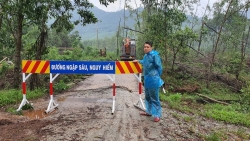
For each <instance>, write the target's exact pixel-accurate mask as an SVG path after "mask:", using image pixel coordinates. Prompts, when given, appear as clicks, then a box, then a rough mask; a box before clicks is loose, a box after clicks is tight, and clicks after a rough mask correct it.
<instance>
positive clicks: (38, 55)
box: [30, 25, 47, 90]
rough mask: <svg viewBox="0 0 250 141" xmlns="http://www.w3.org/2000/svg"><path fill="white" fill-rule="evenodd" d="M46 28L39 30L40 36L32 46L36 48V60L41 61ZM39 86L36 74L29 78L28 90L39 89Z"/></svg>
mask: <svg viewBox="0 0 250 141" xmlns="http://www.w3.org/2000/svg"><path fill="white" fill-rule="evenodd" d="M45 27H46V26H45V25H43V26H42V29H41V33H40V36H39V37H38V38H37V41H36V43H35V45H34V47H35V48H36V58H35V59H36V60H41V59H42V51H43V49H44V48H45V42H46V37H47V31H46V28H45ZM40 86H41V82H40V78H39V75H38V74H33V75H32V76H31V81H30V90H34V89H35V88H39V87H40Z"/></svg>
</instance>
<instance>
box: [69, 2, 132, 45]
mask: <svg viewBox="0 0 250 141" xmlns="http://www.w3.org/2000/svg"><path fill="white" fill-rule="evenodd" d="M91 11H92V12H93V13H94V15H95V17H96V18H97V19H98V20H99V22H97V23H95V24H87V25H86V26H81V25H77V26H76V27H75V29H74V31H78V32H79V34H80V36H81V37H82V40H89V39H97V29H98V38H104V37H107V36H114V35H115V33H116V32H117V30H118V26H119V21H120V20H121V21H120V26H124V17H123V16H124V10H120V11H117V12H105V11H103V10H101V9H99V8H97V7H94V8H92V9H91ZM129 14H130V13H129V11H128V10H125V16H126V17H128V16H129ZM75 18H76V19H77V18H78V15H77V14H76V13H75V14H74V15H73V19H75ZM134 24H135V21H134V19H132V18H127V19H126V20H125V25H126V26H127V27H130V28H133V26H134Z"/></svg>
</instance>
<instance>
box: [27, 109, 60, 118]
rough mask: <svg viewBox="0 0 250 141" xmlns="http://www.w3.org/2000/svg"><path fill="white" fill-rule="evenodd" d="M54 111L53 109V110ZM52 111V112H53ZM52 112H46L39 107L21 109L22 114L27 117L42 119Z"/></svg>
mask: <svg viewBox="0 0 250 141" xmlns="http://www.w3.org/2000/svg"><path fill="white" fill-rule="evenodd" d="M54 111H55V110H54ZM54 111H53V112H54ZM53 112H51V113H46V112H45V109H39V110H26V111H23V115H24V116H25V117H28V118H29V119H42V118H45V117H47V116H49V115H51V114H53Z"/></svg>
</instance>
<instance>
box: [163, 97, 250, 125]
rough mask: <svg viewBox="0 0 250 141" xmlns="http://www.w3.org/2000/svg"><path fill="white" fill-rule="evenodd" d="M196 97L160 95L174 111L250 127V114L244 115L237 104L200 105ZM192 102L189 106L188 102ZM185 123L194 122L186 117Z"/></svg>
mask: <svg viewBox="0 0 250 141" xmlns="http://www.w3.org/2000/svg"><path fill="white" fill-rule="evenodd" d="M196 98H197V96H196V95H193V96H192V95H186V94H183V95H182V94H179V93H177V94H169V93H168V94H167V95H166V94H160V99H161V101H166V102H167V103H168V106H169V107H170V108H173V109H177V110H180V111H182V112H186V113H190V112H191V113H195V114H199V115H202V116H205V117H208V118H212V119H215V120H218V121H224V122H226V123H231V124H236V125H243V126H246V127H250V114H249V113H244V112H243V111H241V109H240V108H239V105H237V104H230V105H221V104H206V105H203V104H199V103H196V102H195V99H196ZM190 99H191V102H190V103H189V104H188V105H187V104H184V103H185V102H186V101H190ZM184 120H185V121H192V118H189V117H186V118H185V119H184Z"/></svg>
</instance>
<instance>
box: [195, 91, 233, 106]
mask: <svg viewBox="0 0 250 141" xmlns="http://www.w3.org/2000/svg"><path fill="white" fill-rule="evenodd" d="M196 94H197V95H198V96H200V97H203V98H206V99H209V100H211V101H213V102H216V103H220V104H223V105H229V104H228V103H226V102H222V101H218V100H216V99H213V98H211V97H208V96H205V95H202V94H198V93H196Z"/></svg>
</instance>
